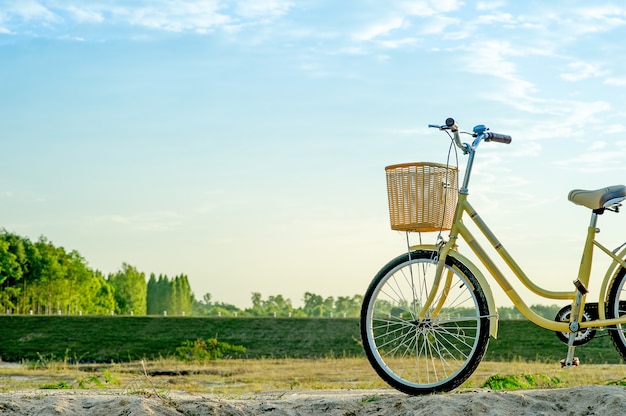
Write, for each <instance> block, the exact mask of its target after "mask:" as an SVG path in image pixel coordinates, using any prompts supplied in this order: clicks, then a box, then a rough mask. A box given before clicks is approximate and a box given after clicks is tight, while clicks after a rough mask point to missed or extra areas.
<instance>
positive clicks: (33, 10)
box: [6, 0, 60, 22]
mask: <svg viewBox="0 0 626 416" xmlns="http://www.w3.org/2000/svg"><path fill="white" fill-rule="evenodd" d="M6 13H7V14H11V15H15V16H18V17H19V18H21V19H24V20H27V21H33V20H39V21H44V22H56V21H59V20H60V18H59V16H57V15H56V14H55V13H53V12H52V11H51V10H50V9H48V8H47V7H45V6H43V5H41V4H40V3H38V2H36V1H30V0H26V1H19V2H15V3H13V5H11V6H10V7H9V8H8V9H7V10H6Z"/></svg>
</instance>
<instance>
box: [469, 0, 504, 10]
mask: <svg viewBox="0 0 626 416" xmlns="http://www.w3.org/2000/svg"><path fill="white" fill-rule="evenodd" d="M503 6H504V2H502V1H489V2H487V1H479V2H478V3H476V10H495V9H499V8H501V7H503Z"/></svg>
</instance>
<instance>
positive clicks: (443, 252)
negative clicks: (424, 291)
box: [416, 239, 454, 322]
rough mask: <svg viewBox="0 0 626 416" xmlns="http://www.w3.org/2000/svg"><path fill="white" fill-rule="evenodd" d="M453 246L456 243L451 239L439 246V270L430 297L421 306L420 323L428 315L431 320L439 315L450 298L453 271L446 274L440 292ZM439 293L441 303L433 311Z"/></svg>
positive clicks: (418, 315)
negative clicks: (449, 253) (445, 267)
mask: <svg viewBox="0 0 626 416" xmlns="http://www.w3.org/2000/svg"><path fill="white" fill-rule="evenodd" d="M453 246H454V243H453V242H452V239H450V240H449V241H448V242H447V243H445V244H443V243H442V244H440V246H439V250H438V253H437V269H436V270H435V278H434V281H433V286H432V288H431V291H430V293H429V294H428V297H427V298H426V301H425V302H424V304H423V305H421V310H420V311H419V312H418V313H417V316H416V319H417V321H418V322H423V321H424V320H425V319H426V318H427V316H426V315H428V318H429V319H432V318H433V317H435V316H437V315H439V312H440V311H441V308H443V305H444V303H445V301H446V299H447V297H448V293H449V292H450V287H451V285H452V270H448V271H447V273H446V274H445V282H444V284H443V287H442V289H441V291H440V290H439V287H440V286H441V281H442V279H441V278H442V276H443V270H444V266H445V264H446V260H447V258H448V252H449V251H450V250H451V249H452V248H453ZM439 293H441V296H440V297H439V301H438V302H437V304H436V305H435V307H434V308H433V309H432V310H431V307H432V306H433V304H434V302H435V299H436V298H437V295H438V294H439Z"/></svg>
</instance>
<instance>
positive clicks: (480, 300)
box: [361, 250, 489, 395]
mask: <svg viewBox="0 0 626 416" xmlns="http://www.w3.org/2000/svg"><path fill="white" fill-rule="evenodd" d="M436 258H437V252H436V251H430V250H420V251H414V252H412V253H410V254H409V253H406V254H403V255H401V256H398V257H396V258H395V259H393V260H391V261H390V262H389V263H388V264H387V265H385V267H383V268H382V269H381V271H380V272H378V274H377V275H376V277H375V278H374V280H373V281H372V283H371V284H370V286H369V288H368V289H367V292H366V293H365V297H364V299H363V306H362V308H361V340H362V341H363V347H364V349H365V354H366V355H367V358H368V360H369V362H370V364H371V365H372V367H373V368H374V370H376V372H377V373H378V375H379V376H380V377H381V378H382V379H383V380H384V381H385V382H387V383H388V384H389V385H390V386H392V387H394V388H396V389H397V390H400V391H402V392H404V393H407V394H411V395H419V394H431V393H439V392H446V391H450V390H452V389H455V388H456V387H458V386H460V385H461V384H462V383H463V382H464V381H465V380H467V378H468V377H469V376H470V375H471V374H472V373H473V372H474V370H476V367H477V366H478V364H479V363H480V361H481V360H482V358H483V356H484V354H485V351H486V350H487V345H488V343H489V308H488V305H487V300H486V299H485V295H484V293H483V291H482V288H481V287H480V285H479V283H478V281H477V280H476V278H475V277H474V275H473V274H472V273H471V272H470V270H469V269H468V268H467V267H466V266H465V265H463V264H462V263H461V262H459V261H458V260H455V259H454V258H452V257H450V256H448V258H447V260H446V267H445V268H444V273H443V276H444V278H442V283H441V285H440V287H439V290H438V292H439V294H438V295H437V298H436V300H435V302H433V305H432V306H431V308H430V309H429V311H428V313H427V314H426V319H424V320H423V321H422V322H418V321H417V319H416V317H417V315H418V313H419V312H420V310H421V309H420V305H421V304H423V303H424V302H425V300H426V298H427V296H428V293H430V291H431V288H432V284H433V277H434V274H435V269H436V267H437V260H436ZM448 271H449V272H451V274H448V273H447V272H448ZM448 275H449V276H450V279H451V280H450V282H451V284H450V285H449V291H448V294H447V296H446V297H445V300H444V301H442V302H443V303H441V304H440V305H439V301H440V300H441V299H442V296H441V295H442V289H443V288H444V287H445V286H446V285H444V282H445V281H446V279H445V276H448ZM437 305H439V306H441V308H440V310H439V312H438V313H437V312H436V311H435V307H436V306H437Z"/></svg>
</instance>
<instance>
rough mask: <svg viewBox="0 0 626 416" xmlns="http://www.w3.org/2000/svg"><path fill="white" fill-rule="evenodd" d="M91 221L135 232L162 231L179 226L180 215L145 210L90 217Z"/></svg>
mask: <svg viewBox="0 0 626 416" xmlns="http://www.w3.org/2000/svg"><path fill="white" fill-rule="evenodd" d="M87 220H88V221H89V222H91V223H96V224H105V225H107V224H108V225H109V226H121V227H124V228H126V229H128V230H131V231H135V232H164V231H171V230H175V229H177V228H179V226H180V224H181V221H182V219H181V216H180V215H179V214H177V213H175V212H171V211H157V212H146V213H139V214H134V215H121V214H112V215H102V216H97V217H90V218H87Z"/></svg>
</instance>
